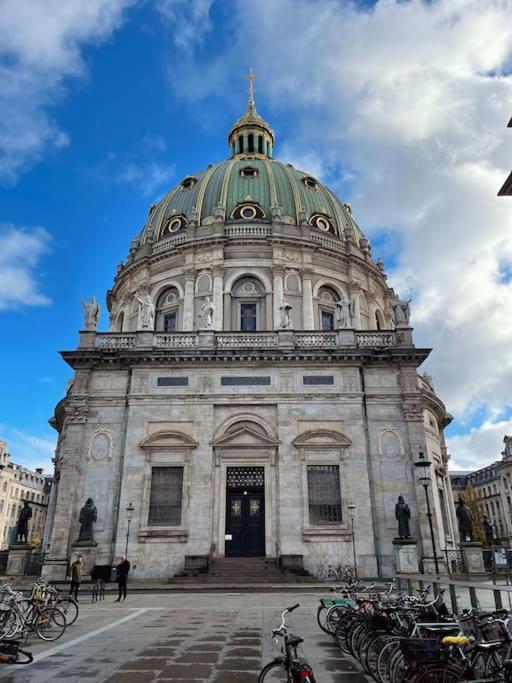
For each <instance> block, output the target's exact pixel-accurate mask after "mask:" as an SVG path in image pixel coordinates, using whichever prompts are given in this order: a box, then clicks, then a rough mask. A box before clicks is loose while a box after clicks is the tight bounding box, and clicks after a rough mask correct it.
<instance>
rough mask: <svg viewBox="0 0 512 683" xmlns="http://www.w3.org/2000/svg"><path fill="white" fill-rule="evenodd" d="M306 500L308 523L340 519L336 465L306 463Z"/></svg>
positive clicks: (332, 522) (334, 521)
mask: <svg viewBox="0 0 512 683" xmlns="http://www.w3.org/2000/svg"><path fill="white" fill-rule="evenodd" d="M308 502H309V523H310V524H335V523H338V522H341V521H342V515H341V491H340V473H339V467H338V465H308Z"/></svg>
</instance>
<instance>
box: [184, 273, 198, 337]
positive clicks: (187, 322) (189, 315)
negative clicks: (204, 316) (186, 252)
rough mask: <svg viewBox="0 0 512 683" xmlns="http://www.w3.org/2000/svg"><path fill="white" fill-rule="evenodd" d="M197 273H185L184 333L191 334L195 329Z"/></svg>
mask: <svg viewBox="0 0 512 683" xmlns="http://www.w3.org/2000/svg"><path fill="white" fill-rule="evenodd" d="M195 277H196V274H195V271H194V270H192V269H191V270H187V272H186V273H185V297H184V301H183V331H184V332H190V331H191V330H193V329H194V282H195Z"/></svg>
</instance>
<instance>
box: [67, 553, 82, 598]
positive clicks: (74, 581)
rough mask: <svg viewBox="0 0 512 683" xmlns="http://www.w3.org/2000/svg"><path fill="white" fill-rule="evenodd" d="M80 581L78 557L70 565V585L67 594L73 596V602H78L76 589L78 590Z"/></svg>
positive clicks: (80, 570)
mask: <svg viewBox="0 0 512 683" xmlns="http://www.w3.org/2000/svg"><path fill="white" fill-rule="evenodd" d="M81 580H82V556H81V555H78V557H77V558H76V560H75V561H74V562H73V564H72V565H71V584H70V586H69V594H70V595H71V596H72V595H73V593H74V594H75V600H76V601H77V602H78V589H79V588H80V581H81Z"/></svg>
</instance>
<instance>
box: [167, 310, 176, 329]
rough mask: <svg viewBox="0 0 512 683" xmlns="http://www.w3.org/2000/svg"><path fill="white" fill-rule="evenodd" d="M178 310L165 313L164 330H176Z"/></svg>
mask: <svg viewBox="0 0 512 683" xmlns="http://www.w3.org/2000/svg"><path fill="white" fill-rule="evenodd" d="M176 318H177V314H176V311H173V312H172V313H166V314H165V315H164V332H176Z"/></svg>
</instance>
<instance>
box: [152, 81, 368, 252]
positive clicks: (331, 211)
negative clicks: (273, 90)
mask: <svg viewBox="0 0 512 683" xmlns="http://www.w3.org/2000/svg"><path fill="white" fill-rule="evenodd" d="M253 78H254V77H253V76H252V72H251V74H250V76H249V82H250V87H249V99H248V103H247V110H246V112H245V113H244V114H243V116H241V117H240V118H239V119H238V120H237V121H236V122H235V124H234V125H233V126H232V127H231V130H230V132H229V135H228V144H229V146H230V150H231V155H232V156H231V158H230V159H228V160H226V161H222V162H221V163H218V164H210V165H209V166H208V168H206V169H204V170H203V171H200V172H199V173H195V174H194V175H192V176H187V177H186V178H184V179H183V180H182V181H181V183H180V184H179V185H177V186H176V187H175V188H173V189H172V190H171V191H170V192H168V193H167V194H166V195H165V197H164V198H163V199H161V200H160V202H159V203H158V204H157V205H155V206H153V207H151V209H150V212H149V215H148V220H147V223H146V225H145V226H144V229H143V231H142V234H141V235H140V238H139V243H140V244H143V243H144V242H147V241H154V242H157V241H159V240H161V239H164V238H166V237H169V236H170V235H173V234H174V233H177V232H178V231H180V232H182V233H184V232H186V230H187V227H189V226H194V227H200V226H202V225H210V224H213V223H219V222H220V223H226V224H229V223H247V222H253V223H269V224H270V223H284V224H290V225H299V226H301V227H309V228H311V229H312V230H318V231H320V232H324V233H330V234H332V235H333V236H336V237H338V238H339V239H341V240H347V239H348V240H350V241H352V242H354V243H355V244H357V245H360V241H361V240H362V239H364V236H363V234H362V232H361V231H360V230H359V228H358V226H357V225H356V223H355V221H354V219H353V218H352V211H351V209H350V206H349V205H348V204H343V203H342V202H341V201H340V200H339V199H338V198H337V197H336V195H335V194H334V193H333V192H331V190H329V189H328V188H327V187H326V186H325V185H322V183H320V182H319V181H318V180H316V179H315V178H313V177H311V176H310V175H309V174H308V173H304V172H303V171H299V170H297V169H295V168H294V167H293V166H292V165H291V164H283V163H281V162H279V161H276V160H275V159H272V150H273V145H274V142H275V134H274V131H273V130H272V128H271V127H270V125H269V124H268V123H267V122H266V121H265V120H264V119H262V118H261V116H260V115H259V114H258V113H257V111H256V105H255V102H254V89H253V87H252V80H253Z"/></svg>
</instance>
